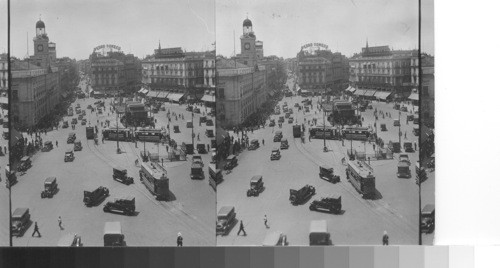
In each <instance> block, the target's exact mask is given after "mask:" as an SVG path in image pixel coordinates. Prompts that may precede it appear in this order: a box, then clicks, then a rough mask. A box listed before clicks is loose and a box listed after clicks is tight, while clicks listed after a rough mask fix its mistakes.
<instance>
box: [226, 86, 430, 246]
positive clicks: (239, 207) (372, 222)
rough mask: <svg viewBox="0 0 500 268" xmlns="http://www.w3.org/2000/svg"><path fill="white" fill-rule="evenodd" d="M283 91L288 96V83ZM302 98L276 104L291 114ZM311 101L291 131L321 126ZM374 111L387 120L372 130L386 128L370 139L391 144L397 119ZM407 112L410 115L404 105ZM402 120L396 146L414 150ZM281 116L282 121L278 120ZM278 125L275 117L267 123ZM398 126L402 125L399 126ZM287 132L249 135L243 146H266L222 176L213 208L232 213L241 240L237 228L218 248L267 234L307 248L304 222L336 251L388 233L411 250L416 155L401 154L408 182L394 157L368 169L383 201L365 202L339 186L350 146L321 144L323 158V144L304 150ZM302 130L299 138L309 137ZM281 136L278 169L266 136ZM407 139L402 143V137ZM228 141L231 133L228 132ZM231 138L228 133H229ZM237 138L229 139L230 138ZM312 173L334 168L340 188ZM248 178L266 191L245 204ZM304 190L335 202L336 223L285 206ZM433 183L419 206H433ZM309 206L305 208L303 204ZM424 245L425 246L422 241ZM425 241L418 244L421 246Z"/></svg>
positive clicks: (367, 119) (367, 118)
mask: <svg viewBox="0 0 500 268" xmlns="http://www.w3.org/2000/svg"><path fill="white" fill-rule="evenodd" d="M288 84H289V86H290V88H293V87H292V85H293V84H291V82H290V81H288ZM302 99H303V98H302V97H299V96H294V97H285V98H284V99H283V100H282V101H280V105H281V104H283V102H284V101H286V102H287V103H288V107H293V105H294V103H297V102H298V103H301V100H302ZM317 100H318V97H313V105H312V106H313V108H314V109H313V110H311V112H309V113H306V114H303V113H302V111H300V112H298V109H297V108H294V113H293V114H292V116H293V117H294V118H297V121H298V123H303V122H304V118H305V119H306V120H311V119H312V118H315V117H316V118H318V124H321V123H322V122H323V121H322V120H323V119H322V115H321V113H320V112H318V111H317V109H316V104H317ZM372 105H373V108H374V109H377V110H378V111H383V112H384V113H385V112H389V113H391V115H392V118H388V117H385V119H382V118H381V117H379V120H378V121H377V127H379V125H380V123H386V125H387V128H388V131H387V132H380V131H377V133H378V135H379V137H381V138H382V139H383V140H384V142H385V144H387V143H388V141H389V140H392V141H398V129H397V128H396V127H394V126H392V120H393V119H394V118H395V117H396V116H397V115H398V111H397V110H394V109H393V108H392V104H387V103H383V102H373V103H372ZM409 110H413V109H412V107H411V105H410V106H409ZM373 111H374V110H366V112H363V113H362V117H363V119H364V121H363V126H367V125H372V126H373V123H374V120H375V118H374V115H373ZM407 114H408V113H405V112H402V114H401V123H402V124H401V131H402V133H403V137H402V140H401V142H402V143H403V142H405V141H409V142H412V143H414V142H417V137H416V136H415V135H413V133H412V130H413V127H414V125H413V122H409V124H406V115H407ZM282 115H283V114H282ZM271 118H275V119H276V121H277V118H278V115H273V116H271ZM403 118H404V119H403ZM292 125H293V124H288V123H286V122H285V123H284V124H283V129H279V128H278V127H274V128H272V127H266V128H264V129H259V130H256V131H254V132H253V133H249V138H250V140H251V139H254V138H255V139H258V140H259V142H260V143H262V139H264V140H265V145H264V146H262V144H261V147H260V148H259V149H257V150H256V151H244V152H243V153H242V154H241V155H239V156H238V160H239V165H238V166H237V167H236V168H235V169H234V170H233V171H232V172H231V173H230V174H227V175H225V177H224V179H225V180H224V182H223V183H222V184H220V185H219V187H218V189H217V191H218V193H217V200H218V202H217V207H218V208H220V207H222V206H227V205H229V206H235V208H236V214H237V218H238V220H243V221H244V223H245V230H246V232H247V233H248V236H237V235H236V233H237V231H238V225H236V227H235V228H233V230H232V231H231V232H230V233H229V235H228V236H223V237H221V236H218V238H217V244H218V245H260V244H262V242H263V240H264V238H265V235H266V233H267V232H271V231H280V232H283V233H285V234H286V235H287V236H288V240H289V242H290V244H291V245H308V244H309V238H308V233H309V223H310V221H311V220H318V219H326V220H327V221H328V228H329V231H330V233H331V235H332V242H333V244H336V245H353V244H354V245H358V244H359V245H360V244H373V245H379V244H382V235H383V232H384V230H387V232H388V234H389V237H390V243H391V244H400V245H404V244H417V243H418V187H417V185H416V183H415V168H414V164H415V163H416V161H417V160H418V152H415V153H408V154H409V157H410V161H411V163H412V167H411V172H412V178H410V179H401V178H397V176H396V172H397V163H398V160H397V159H398V154H395V155H394V159H393V160H379V161H371V165H372V167H373V168H374V173H375V176H376V188H377V190H378V191H379V192H380V194H381V196H382V198H381V199H378V200H365V199H362V198H361V196H360V195H359V194H358V193H357V192H356V191H355V189H354V187H353V186H352V185H351V184H350V183H349V182H348V181H347V180H346V177H345V176H346V175H345V167H346V166H344V165H343V164H342V161H341V160H342V158H343V157H346V158H347V156H346V155H345V154H346V151H347V149H348V148H350V142H349V141H345V146H342V143H341V142H340V141H336V140H335V141H334V140H327V141H326V144H327V147H328V148H329V152H327V153H324V152H323V140H317V139H312V140H311V142H309V141H308V139H307V137H308V134H306V139H305V144H302V143H301V141H300V139H299V138H297V139H294V138H293V135H292ZM307 129H308V128H306V133H308V130H307ZM276 130H282V131H283V134H284V137H285V138H288V140H289V143H290V148H289V149H288V150H282V151H281V153H282V158H281V159H280V160H279V161H270V159H269V157H270V154H271V150H272V148H273V147H275V146H276V147H279V143H277V142H276V143H273V141H272V138H273V132H274V131H276ZM405 132H406V133H407V139H405V138H404V133H405ZM231 133H232V132H231ZM233 135H234V133H233ZM235 138H236V136H235ZM353 149H355V150H357V151H364V150H365V145H364V144H363V143H362V142H360V141H354V142H353ZM366 152H367V153H370V152H373V147H372V144H370V143H367V144H366ZM319 165H328V166H331V167H333V168H334V172H335V174H336V175H340V177H341V183H340V184H331V183H329V182H327V181H324V180H321V179H320V178H319V176H318V172H319V170H318V169H319ZM253 175H262V176H263V180H264V186H265V190H264V192H263V193H262V194H261V195H260V196H259V197H247V196H246V194H245V191H246V190H247V189H248V188H249V187H250V183H249V181H250V178H251V177H252V176H253ZM306 184H311V185H313V186H315V187H316V195H315V196H313V198H312V199H311V201H312V200H315V199H319V198H320V197H327V196H331V195H336V194H337V195H341V196H342V208H343V210H345V213H344V214H343V215H331V214H325V213H321V212H313V211H310V210H309V205H308V204H304V205H299V206H292V205H291V204H290V202H289V201H288V197H289V189H299V188H301V187H303V186H304V185H306ZM433 184H434V181H433V179H429V180H427V181H426V182H424V183H423V186H422V191H423V192H425V194H423V195H422V196H423V202H422V203H423V204H424V205H425V203H426V202H430V201H431V199H433V196H434V193H433V189H429V188H430V187H427V185H432V188H433ZM311 201H309V202H308V203H310V202H311ZM264 214H267V217H268V220H269V225H270V228H269V229H266V228H265V226H264V222H263V217H264ZM425 239H426V240H427V238H425ZM426 240H424V241H426Z"/></svg>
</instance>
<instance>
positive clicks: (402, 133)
mask: <svg viewBox="0 0 500 268" xmlns="http://www.w3.org/2000/svg"><path fill="white" fill-rule="evenodd" d="M399 109H400V110H399V111H398V112H399V119H398V120H399V146H400V147H401V135H402V134H403V133H401V105H400V106H399Z"/></svg>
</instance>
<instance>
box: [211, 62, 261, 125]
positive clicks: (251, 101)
mask: <svg viewBox="0 0 500 268" xmlns="http://www.w3.org/2000/svg"><path fill="white" fill-rule="evenodd" d="M216 66H217V79H218V81H217V94H216V96H217V120H218V123H220V124H221V126H222V127H224V128H229V127H233V126H237V125H239V124H241V123H243V122H244V121H245V119H247V118H248V117H249V116H250V115H251V114H253V113H255V112H256V111H257V110H258V108H259V107H260V106H261V105H262V104H263V103H264V102H265V100H266V96H265V95H266V91H265V83H266V78H265V76H266V74H265V70H264V68H257V69H256V68H255V67H250V66H247V65H244V64H242V63H239V62H238V61H237V60H236V59H225V58H218V59H217V62H216Z"/></svg>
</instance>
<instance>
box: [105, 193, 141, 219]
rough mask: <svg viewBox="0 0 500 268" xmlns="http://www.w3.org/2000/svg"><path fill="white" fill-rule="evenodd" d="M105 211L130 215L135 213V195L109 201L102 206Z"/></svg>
mask: <svg viewBox="0 0 500 268" xmlns="http://www.w3.org/2000/svg"><path fill="white" fill-rule="evenodd" d="M102 210H103V211H104V212H118V213H123V214H125V215H128V216H133V215H135V197H133V196H127V197H123V198H116V199H115V200H114V201H112V202H107V203H106V204H105V205H104V207H103V208H102Z"/></svg>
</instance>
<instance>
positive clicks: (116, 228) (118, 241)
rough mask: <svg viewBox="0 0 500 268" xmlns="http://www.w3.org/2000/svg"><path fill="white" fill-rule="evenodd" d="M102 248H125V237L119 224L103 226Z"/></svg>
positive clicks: (113, 223) (109, 223) (116, 222)
mask: <svg viewBox="0 0 500 268" xmlns="http://www.w3.org/2000/svg"><path fill="white" fill-rule="evenodd" d="M103 240H104V246H113V247H116V246H126V245H127V243H126V242H125V235H124V234H123V232H122V225H121V223H120V222H118V221H115V222H106V223H105V224H104V236H103Z"/></svg>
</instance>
